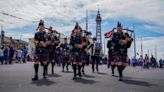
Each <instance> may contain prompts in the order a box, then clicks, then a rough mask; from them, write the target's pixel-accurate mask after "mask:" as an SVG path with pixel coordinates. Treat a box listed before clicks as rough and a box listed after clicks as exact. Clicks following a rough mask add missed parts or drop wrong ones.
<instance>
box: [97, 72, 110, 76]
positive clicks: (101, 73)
mask: <svg viewBox="0 0 164 92" xmlns="http://www.w3.org/2000/svg"><path fill="white" fill-rule="evenodd" d="M97 74H99V75H108V74H107V73H103V72H97Z"/></svg>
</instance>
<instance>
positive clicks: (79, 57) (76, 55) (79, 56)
mask: <svg viewBox="0 0 164 92" xmlns="http://www.w3.org/2000/svg"><path fill="white" fill-rule="evenodd" d="M72 57H73V62H78V63H82V61H83V54H82V53H81V52H78V51H74V52H72Z"/></svg>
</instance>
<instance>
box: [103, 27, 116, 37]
mask: <svg viewBox="0 0 164 92" xmlns="http://www.w3.org/2000/svg"><path fill="white" fill-rule="evenodd" d="M113 33H114V29H112V30H111V31H109V32H107V33H105V34H104V36H105V38H111V37H112V35H113Z"/></svg>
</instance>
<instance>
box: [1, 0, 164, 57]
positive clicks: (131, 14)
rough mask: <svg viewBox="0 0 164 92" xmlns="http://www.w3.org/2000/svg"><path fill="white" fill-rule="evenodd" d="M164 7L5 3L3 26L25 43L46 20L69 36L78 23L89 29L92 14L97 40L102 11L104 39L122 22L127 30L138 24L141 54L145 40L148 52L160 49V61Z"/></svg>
mask: <svg viewBox="0 0 164 92" xmlns="http://www.w3.org/2000/svg"><path fill="white" fill-rule="evenodd" d="M52 2H53V3H52ZM127 2H128V3H127ZM163 5H164V1H162V0H124V1H122V0H42V1H41V0H15V1H14V2H13V1H12V0H1V1H0V25H1V26H3V30H4V31H5V32H6V35H7V36H12V37H13V38H16V39H20V37H21V36H22V37H21V39H23V40H26V41H28V38H32V37H33V35H34V33H35V32H36V28H37V25H38V21H39V20H40V19H43V20H44V21H45V25H46V27H49V26H52V27H53V28H54V29H56V30H57V31H59V32H61V33H63V34H66V35H68V34H69V32H70V31H71V30H72V29H73V27H74V25H75V22H76V21H78V22H79V24H80V25H81V27H82V28H83V29H85V25H86V24H85V23H86V22H85V21H86V20H85V18H86V10H88V17H89V19H88V21H89V30H90V31H91V32H92V33H93V36H95V30H96V22H95V18H96V15H97V10H98V8H99V9H100V13H101V17H102V35H103V34H104V33H105V32H107V31H109V30H111V29H112V28H113V27H116V24H117V22H118V21H120V22H121V23H122V25H123V27H124V28H130V29H133V24H134V25H135V32H136V38H137V46H138V52H139V48H140V46H139V45H140V39H141V37H142V38H143V44H145V46H144V47H145V48H146V49H148V48H150V49H151V48H154V45H159V46H158V47H159V48H158V50H159V57H163V56H164V47H163V46H164V43H163V42H164V30H163V28H164V6H163ZM147 44H150V45H147ZM146 49H145V50H146ZM130 53H133V50H130ZM131 56H132V54H131Z"/></svg>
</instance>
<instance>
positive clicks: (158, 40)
mask: <svg viewBox="0 0 164 92" xmlns="http://www.w3.org/2000/svg"><path fill="white" fill-rule="evenodd" d="M163 42H164V37H145V38H142V45H143V55H144V56H145V54H148V52H149V56H151V54H153V55H154V56H155V48H156V51H157V59H158V60H159V59H160V58H164V43H163ZM133 46H134V44H132V47H131V48H130V49H129V56H131V57H132V56H134V48H133ZM136 48H137V49H136V51H137V52H138V53H139V54H140V55H141V39H140V40H136ZM148 50H149V51H148Z"/></svg>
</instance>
